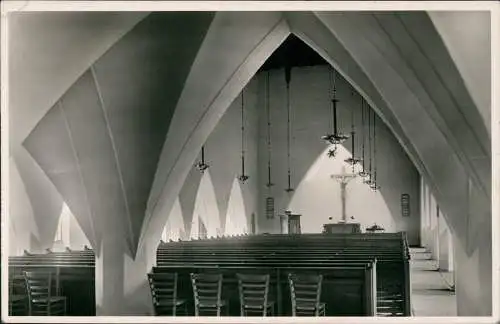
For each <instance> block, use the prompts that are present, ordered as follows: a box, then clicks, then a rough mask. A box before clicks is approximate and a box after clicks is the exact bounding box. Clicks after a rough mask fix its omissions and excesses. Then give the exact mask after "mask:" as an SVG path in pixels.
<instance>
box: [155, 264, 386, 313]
mask: <svg viewBox="0 0 500 324" xmlns="http://www.w3.org/2000/svg"><path fill="white" fill-rule="evenodd" d="M152 271H153V272H154V273H162V272H176V273H178V276H179V277H178V278H179V279H178V280H179V281H178V289H179V292H178V294H179V298H183V299H186V300H188V301H189V302H190V303H189V304H190V305H191V306H190V307H191V308H192V301H193V291H192V287H191V284H190V281H189V274H190V273H192V272H194V273H200V272H202V273H222V274H223V277H224V280H223V299H224V300H228V301H229V304H230V305H229V307H230V310H229V314H230V315H231V316H239V315H240V313H239V312H240V305H239V299H238V287H237V278H236V274H238V273H241V274H269V275H270V278H271V279H270V293H269V298H270V299H271V300H274V301H275V302H276V306H277V307H276V315H277V316H286V315H290V314H291V305H290V291H289V286H288V273H290V272H298V273H311V274H322V275H323V287H324V289H323V291H322V296H321V300H322V301H323V302H326V304H327V308H326V315H327V316H373V315H374V314H375V311H376V305H375V303H374V301H375V300H376V282H375V271H376V263H375V262H366V263H361V262H358V263H351V264H343V263H337V264H333V263H332V264H326V263H322V264H310V265H308V264H305V263H304V264H302V265H300V266H284V265H280V266H278V265H275V264H271V265H267V266H263V265H262V264H259V263H255V264H246V265H241V264H237V263H235V264H227V265H224V266H217V265H215V264H212V265H207V264H204V265H200V264H189V265H187V264H185V265H175V266H169V267H154V268H153V269H152ZM191 313H193V312H192V310H191Z"/></svg>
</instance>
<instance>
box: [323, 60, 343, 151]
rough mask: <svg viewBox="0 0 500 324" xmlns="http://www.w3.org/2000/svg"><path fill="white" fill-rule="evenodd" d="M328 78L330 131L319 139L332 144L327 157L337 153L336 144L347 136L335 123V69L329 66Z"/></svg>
mask: <svg viewBox="0 0 500 324" xmlns="http://www.w3.org/2000/svg"><path fill="white" fill-rule="evenodd" d="M329 80H330V88H331V89H332V95H331V98H330V101H331V103H332V104H331V111H332V120H331V125H330V132H329V133H327V134H326V135H323V136H322V137H321V139H323V140H324V141H326V142H327V143H328V144H331V145H333V149H331V150H329V151H328V156H329V157H332V158H333V157H335V156H336V153H337V145H338V144H342V143H343V142H345V141H346V140H347V139H348V138H349V136H348V135H345V134H342V133H341V132H340V131H339V129H338V125H337V103H338V99H337V88H336V74H335V69H334V68H333V67H330V70H329Z"/></svg>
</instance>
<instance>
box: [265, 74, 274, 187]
mask: <svg viewBox="0 0 500 324" xmlns="http://www.w3.org/2000/svg"><path fill="white" fill-rule="evenodd" d="M269 88H270V85H269V71H268V72H267V73H266V114H267V183H266V187H268V188H271V187H272V186H274V183H273V182H272V181H271V157H272V156H271V104H270V91H269Z"/></svg>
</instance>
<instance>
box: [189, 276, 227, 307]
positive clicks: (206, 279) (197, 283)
mask: <svg viewBox="0 0 500 324" xmlns="http://www.w3.org/2000/svg"><path fill="white" fill-rule="evenodd" d="M191 283H192V284H193V294H194V302H195V305H196V304H198V303H199V301H200V300H206V299H210V300H216V301H220V300H221V295H222V274H211V273H210V274H209V273H191Z"/></svg>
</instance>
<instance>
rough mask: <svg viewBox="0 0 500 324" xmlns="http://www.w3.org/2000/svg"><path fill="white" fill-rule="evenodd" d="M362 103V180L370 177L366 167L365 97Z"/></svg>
mask: <svg viewBox="0 0 500 324" xmlns="http://www.w3.org/2000/svg"><path fill="white" fill-rule="evenodd" d="M360 99H361V100H360V101H361V162H362V165H361V171H359V173H358V174H359V176H360V177H362V178H366V177H367V176H368V172H366V165H365V160H366V158H365V142H366V136H365V135H366V125H365V110H366V107H365V99H364V98H363V96H360Z"/></svg>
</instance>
